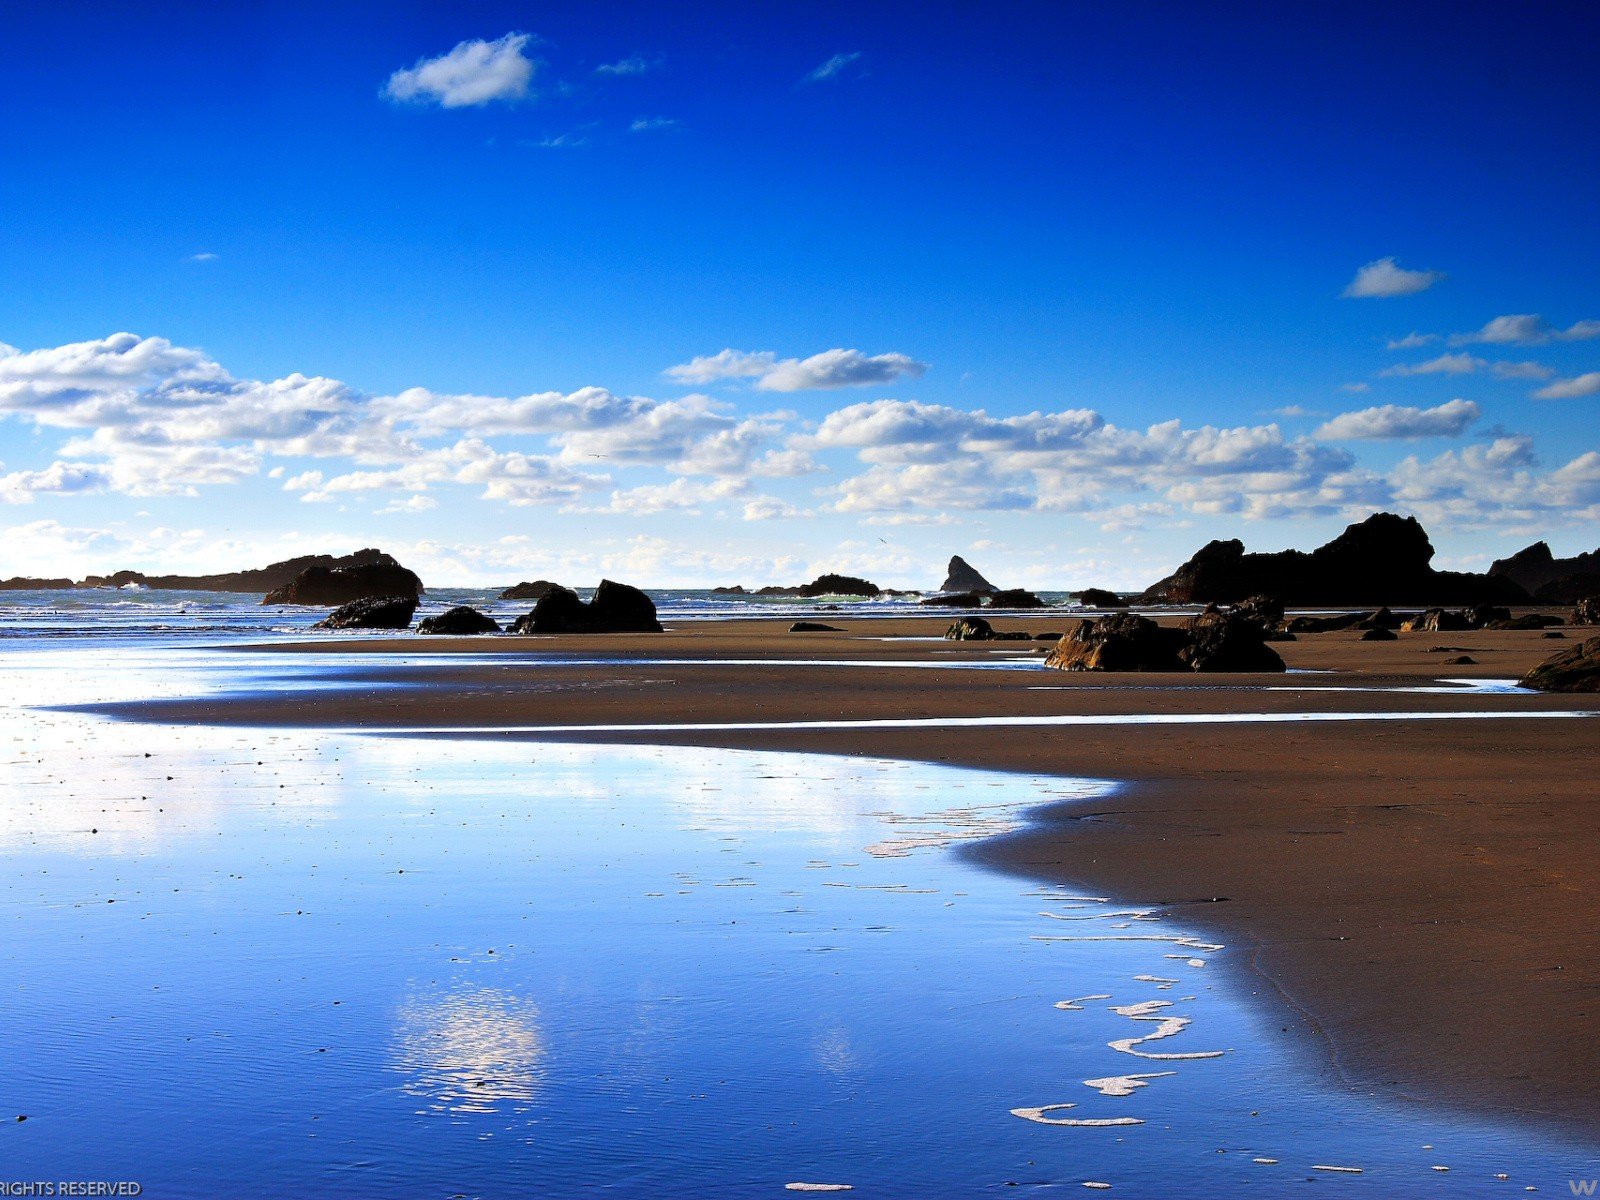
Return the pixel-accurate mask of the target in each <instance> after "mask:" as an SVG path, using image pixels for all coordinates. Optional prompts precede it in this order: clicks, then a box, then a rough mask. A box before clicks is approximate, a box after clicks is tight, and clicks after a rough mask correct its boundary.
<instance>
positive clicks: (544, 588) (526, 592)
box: [500, 579, 561, 600]
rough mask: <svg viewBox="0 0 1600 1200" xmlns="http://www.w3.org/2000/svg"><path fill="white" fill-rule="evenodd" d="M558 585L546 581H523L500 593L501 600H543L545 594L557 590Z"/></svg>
mask: <svg viewBox="0 0 1600 1200" xmlns="http://www.w3.org/2000/svg"><path fill="white" fill-rule="evenodd" d="M560 586H561V585H560V584H559V583H551V582H550V581H549V580H548V579H533V580H524V581H523V582H521V583H514V584H512V585H511V586H510V587H508V588H507V589H506V590H505V591H503V592H501V593H500V599H502V600H543V599H544V596H545V593H546V592H548V591H549V590H550V589H551V588H558V587H560Z"/></svg>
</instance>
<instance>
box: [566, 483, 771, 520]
mask: <svg viewBox="0 0 1600 1200" xmlns="http://www.w3.org/2000/svg"><path fill="white" fill-rule="evenodd" d="M749 491H750V484H749V483H748V482H747V481H745V480H743V479H711V480H696V479H687V478H680V479H674V480H673V481H672V482H671V483H663V484H644V485H641V486H639V487H633V488H625V489H622V490H619V491H615V492H612V493H611V501H610V503H608V504H606V505H604V506H603V507H600V508H586V509H582V510H581V511H584V512H604V513H619V514H623V515H626V516H635V517H639V516H654V515H656V514H658V513H664V512H679V513H685V514H691V515H692V514H697V513H699V512H700V511H701V510H702V509H705V508H709V507H713V506H715V505H718V504H722V503H725V502H726V501H729V500H734V499H741V498H743V497H744V496H746V495H747V494H748V493H749Z"/></svg>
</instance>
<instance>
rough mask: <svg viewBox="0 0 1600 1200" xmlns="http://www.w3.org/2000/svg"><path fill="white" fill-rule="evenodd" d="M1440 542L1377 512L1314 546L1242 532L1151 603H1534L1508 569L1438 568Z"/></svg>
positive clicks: (1171, 580)
mask: <svg viewBox="0 0 1600 1200" xmlns="http://www.w3.org/2000/svg"><path fill="white" fill-rule="evenodd" d="M1432 562H1433V543H1432V542H1430V541H1429V540H1428V535H1427V532H1426V531H1425V530H1424V529H1423V528H1422V526H1421V525H1420V524H1419V523H1418V522H1417V519H1416V518H1415V517H1400V516H1396V515H1395V514H1394V513H1374V514H1373V515H1372V516H1370V517H1368V518H1367V519H1366V520H1365V521H1361V522H1359V523H1357V524H1354V525H1351V526H1350V527H1349V528H1348V529H1346V530H1345V531H1344V532H1343V533H1341V534H1340V535H1339V536H1338V537H1336V538H1334V539H1333V541H1331V542H1329V543H1327V544H1326V545H1324V546H1319V547H1318V548H1317V549H1315V550H1312V551H1310V552H1309V553H1307V552H1305V551H1301V550H1280V551H1277V552H1275V553H1271V554H1247V553H1246V552H1245V548H1244V543H1242V542H1240V541H1239V540H1238V539H1237V538H1233V539H1230V540H1227V541H1214V542H1210V543H1208V544H1207V545H1206V546H1204V547H1203V548H1201V550H1200V551H1199V552H1198V553H1196V554H1195V555H1194V557H1193V558H1191V559H1190V560H1189V561H1188V562H1186V563H1184V564H1183V566H1181V567H1179V568H1178V569H1177V571H1175V572H1174V573H1173V574H1171V575H1169V576H1168V577H1167V578H1165V579H1163V580H1161V581H1160V582H1159V583H1156V584H1153V585H1152V586H1151V587H1149V588H1148V589H1147V590H1146V591H1145V592H1144V594H1143V595H1142V596H1141V597H1140V599H1141V600H1142V601H1143V602H1144V603H1147V604H1162V603H1164V604H1236V603H1238V602H1239V601H1241V600H1243V599H1245V598H1246V597H1247V596H1255V595H1262V594H1266V595H1271V596H1276V597H1277V598H1278V599H1280V600H1282V601H1283V602H1284V603H1285V604H1288V605H1291V606H1307V607H1309V606H1313V605H1315V606H1334V605H1338V606H1342V605H1360V604H1410V605H1418V606H1423V607H1426V606H1430V605H1474V604H1517V603H1526V602H1527V600H1528V598H1529V597H1528V593H1527V591H1526V590H1525V589H1524V588H1523V587H1522V586H1521V585H1520V584H1518V583H1517V582H1516V581H1515V580H1513V579H1511V578H1509V577H1507V576H1505V575H1494V574H1490V575H1473V574H1469V573H1465V572H1458V571H1436V570H1434V569H1433V566H1432Z"/></svg>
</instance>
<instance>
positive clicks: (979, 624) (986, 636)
mask: <svg viewBox="0 0 1600 1200" xmlns="http://www.w3.org/2000/svg"><path fill="white" fill-rule="evenodd" d="M993 638H994V626H993V625H990V624H989V622H987V621H985V620H984V619H983V618H982V617H962V618H961V619H960V620H959V621H957V622H956V623H955V624H954V625H952V626H950V628H949V629H946V630H945V631H944V640H945V641H947V642H987V641H990V640H992V639H993Z"/></svg>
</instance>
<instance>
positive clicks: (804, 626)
mask: <svg viewBox="0 0 1600 1200" xmlns="http://www.w3.org/2000/svg"><path fill="white" fill-rule="evenodd" d="M789 632H790V633H843V632H844V630H842V629H840V628H839V627H838V626H837V625H824V624H823V623H822V622H821V621H796V622H795V623H794V624H793V625H791V626H789Z"/></svg>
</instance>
